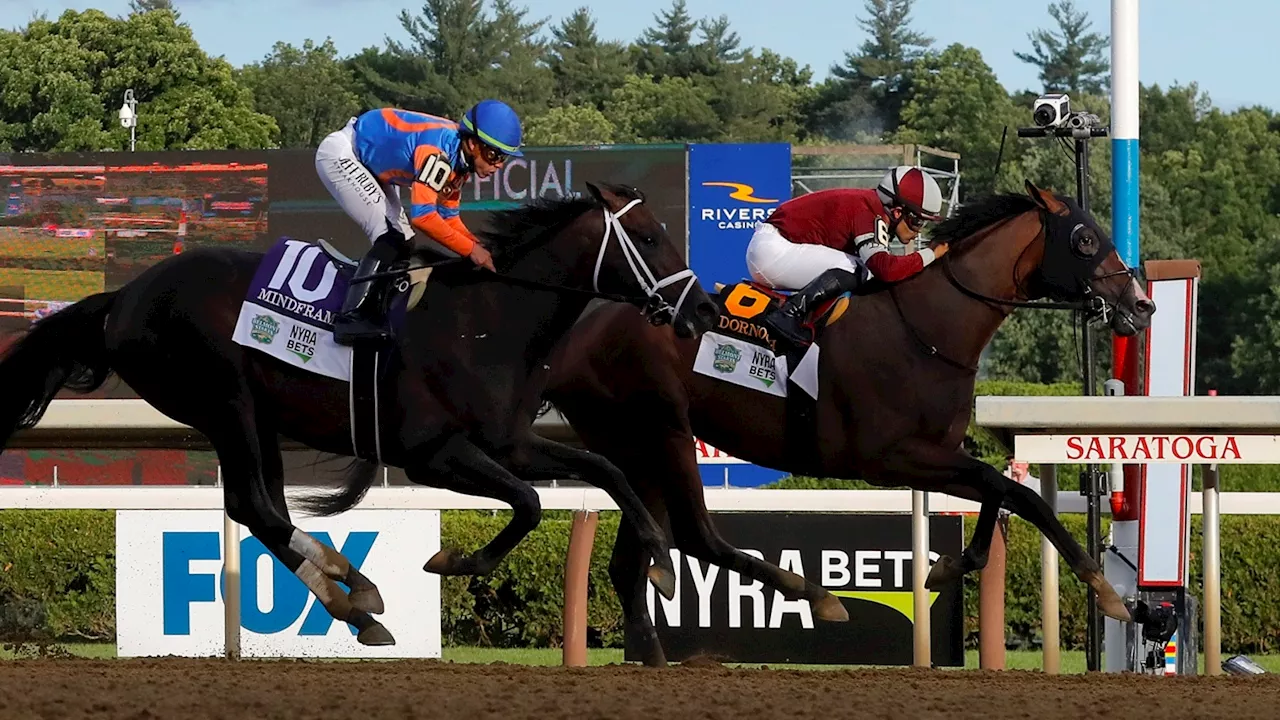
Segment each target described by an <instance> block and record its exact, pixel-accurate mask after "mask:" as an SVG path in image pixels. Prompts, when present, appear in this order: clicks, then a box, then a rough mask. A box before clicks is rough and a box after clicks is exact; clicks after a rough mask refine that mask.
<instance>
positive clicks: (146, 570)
mask: <svg viewBox="0 0 1280 720" xmlns="http://www.w3.org/2000/svg"><path fill="white" fill-rule="evenodd" d="M222 522H223V521H222V511H220V510H172V511H154V510H121V511H119V512H117V513H116V636H117V637H116V650H117V653H118V654H119V655H120V656H122V657H140V656H156V655H179V656H187V657H201V656H214V655H221V654H222V652H223V590H224V578H223V573H222V570H223V562H222ZM295 522H296V523H298V526H299V527H301V528H302V529H303V530H305V531H307V532H309V533H311V535H312V536H313V537H315V538H316V540H318V541H319V542H321V543H324V544H326V545H329V546H330V547H334V548H337V549H338V551H339V552H341V553H342V554H343V555H345V556H346V557H347V559H348V560H350V561H351V562H352V563H353V564H354V565H356V566H357V567H358V568H359V569H360V572H362V573H364V575H365V576H366V577H368V578H369V579H370V580H372V581H373V583H374V584H376V585H377V586H378V590H379V591H380V592H381V593H382V597H383V600H384V601H385V602H386V612H385V613H383V614H381V615H376V616H375V617H376V618H377V619H378V620H379V621H380V622H381V623H382V624H383V625H385V626H386V627H387V629H388V630H389V631H391V634H392V635H393V636H394V637H395V639H396V644H395V645H389V646H384V647H371V646H366V645H361V644H360V643H359V642H357V641H356V631H355V628H353V627H351V626H350V625H348V624H347V623H345V622H341V621H338V620H334V619H333V617H331V616H330V615H329V613H328V611H326V610H325V609H324V606H323V605H321V604H320V602H319V601H318V600H317V599H316V597H315V596H314V595H312V594H311V592H310V591H309V590H307V588H306V586H304V585H303V584H302V581H301V580H299V579H298V578H297V577H296V576H294V575H293V573H291V572H289V571H288V570H287V569H286V568H285V567H284V565H282V564H281V563H280V561H279V560H276V559H275V557H274V556H273V555H271V553H269V552H268V551H267V549H266V548H265V547H263V545H262V543H261V542H260V541H259V540H258V539H257V538H255V537H253V536H252V535H251V534H249V531H248V530H245V529H243V528H242V529H241V536H240V537H241V539H240V628H241V629H240V646H241V654H242V655H243V656H244V657H349V658H391V657H395V658H405V657H410V658H438V657H440V578H439V576H437V575H433V574H431V573H427V572H424V571H423V570H422V564H423V562H425V560H426V558H429V557H431V556H432V555H433V554H435V552H436V551H437V550H439V548H440V511H438V510H351V511H349V512H346V513H344V514H342V515H339V516H337V517H332V518H307V517H300V518H295Z"/></svg>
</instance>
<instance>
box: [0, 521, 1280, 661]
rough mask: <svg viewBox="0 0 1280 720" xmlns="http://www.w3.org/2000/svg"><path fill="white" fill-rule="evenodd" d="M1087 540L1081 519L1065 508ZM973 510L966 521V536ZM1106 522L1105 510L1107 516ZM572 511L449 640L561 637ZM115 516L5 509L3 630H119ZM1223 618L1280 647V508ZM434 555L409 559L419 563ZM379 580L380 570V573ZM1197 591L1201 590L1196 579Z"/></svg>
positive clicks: (1242, 565) (447, 629)
mask: <svg viewBox="0 0 1280 720" xmlns="http://www.w3.org/2000/svg"><path fill="white" fill-rule="evenodd" d="M506 517H507V514H506V513H482V512H446V513H443V521H442V525H443V529H442V540H443V542H444V544H445V545H446V546H455V547H461V548H463V549H466V550H472V549H474V548H477V547H479V546H480V545H481V544H483V543H485V542H488V540H489V539H490V538H492V537H493V536H494V535H495V534H496V533H497V532H498V530H500V529H501V527H502V526H503V524H505V521H506ZM1063 521H1064V523H1065V524H1066V526H1067V528H1068V529H1069V530H1070V531H1071V532H1072V533H1073V534H1074V535H1075V536H1076V538H1077V539H1078V540H1080V541H1081V543H1082V544H1083V541H1084V518H1083V516H1080V515H1065V516H1063ZM971 522H972V518H967V519H966V530H965V536H966V538H967V537H968V533H969V531H970V528H971V526H969V525H968V523H971ZM1103 522H1104V532H1105V528H1106V526H1107V520H1106V519H1105V518H1104V521H1103ZM617 523H618V515H617V513H604V514H602V516H601V518H600V526H599V530H598V534H597V540H596V545H595V548H594V552H593V555H592V569H591V580H590V586H589V593H590V598H591V600H590V606H589V609H588V624H589V627H590V631H589V638H588V640H589V642H590V644H591V645H592V646H594V647H620V646H621V644H622V614H621V608H620V607H619V605H618V601H617V598H616V597H615V596H614V593H613V589H612V585H610V583H609V579H608V572H607V566H608V557H609V553H610V551H611V550H612V547H613V537H614V534H615V533H616V531H617ZM569 528H570V524H569V518H568V513H563V512H548V513H546V514H545V517H544V520H543V522H542V525H541V526H540V527H539V528H538V529H537V530H536V531H534V533H533V534H532V535H531V536H530V537H529V538H528V539H527V540H526V541H525V542H524V543H522V544H521V545H520V546H519V547H518V548H517V549H516V550H515V551H514V552H513V553H512V554H511V556H510V557H509V558H508V560H507V562H505V563H503V564H502V565H501V566H499V567H498V569H497V570H495V571H494V572H493V573H492V574H491V575H489V576H487V577H483V578H472V579H462V578H445V579H444V582H443V583H442V613H441V616H442V625H443V628H442V629H443V636H444V642H445V644H447V645H492V646H505V647H548V646H551V647H555V646H557V645H559V644H560V641H561V639H562V637H563V630H562V626H561V610H562V607H563V601H564V592H563V573H564V558H565V551H566V549H567V547H568V542H569ZM114 531H115V528H114V520H113V516H112V514H111V513H110V512H107V511H52V510H49V511H29V510H24V511H18V510H8V511H0V635H2V636H3V639H4V640H14V639H26V638H32V637H37V638H52V639H100V640H111V639H113V638H114V631H115V604H114V595H113V590H114V573H115V557H114ZM1192 533H1193V537H1192V545H1191V550H1192V576H1193V578H1198V577H1199V573H1200V552H1199V550H1200V547H1201V546H1200V519H1199V517H1198V516H1196V517H1194V518H1193V526H1192ZM1039 537H1040V536H1039V534H1038V533H1037V532H1036V531H1035V529H1034V528H1032V527H1031V526H1030V525H1029V524H1027V523H1026V522H1024V521H1022V520H1020V519H1018V518H1014V519H1013V522H1012V523H1011V525H1010V530H1009V553H1008V565H1007V567H1008V571H1007V576H1006V580H1005V583H1006V586H1005V587H1006V593H1005V597H1006V606H1005V620H1006V624H1007V626H1008V634H1009V637H1010V639H1011V640H1012V641H1014V642H1015V643H1019V644H1035V643H1038V642H1039V631H1040V559H1039V558H1040V541H1039ZM1222 553H1223V559H1222V567H1223V579H1222V594H1223V607H1222V621H1223V648H1224V651H1225V652H1228V653H1236V652H1244V653H1266V652H1274V651H1275V650H1276V649H1277V639H1276V638H1277V633H1276V629H1277V628H1280V601H1277V598H1280V517H1273V516H1240V515H1236V516H1224V517H1223V518H1222ZM424 561H425V558H412V557H406V559H405V562H407V563H411V564H413V565H415V566H419V565H420V564H421V562H424ZM375 580H376V578H375ZM1060 586H1061V596H1060V600H1059V603H1060V608H1061V614H1062V619H1061V627H1062V644H1063V647H1065V648H1071V649H1078V648H1081V647H1083V644H1084V626H1085V617H1086V614H1085V605H1084V603H1085V591H1084V586H1083V585H1082V584H1081V583H1080V582H1078V581H1077V580H1075V578H1074V577H1073V576H1071V575H1070V572H1069V570H1067V568H1066V567H1065V566H1062V567H1061V581H1060ZM1193 592H1195V593H1196V595H1197V596H1198V595H1199V593H1200V588H1199V583H1198V581H1197V583H1196V585H1195V587H1194V588H1193ZM965 604H966V629H967V631H968V634H969V638H968V642H969V644H970V645H972V644H974V642H975V641H976V630H977V582H976V577H972V576H971V577H970V578H969V579H968V580H967V581H966V585H965Z"/></svg>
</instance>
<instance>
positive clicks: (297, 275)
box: [232, 238, 351, 382]
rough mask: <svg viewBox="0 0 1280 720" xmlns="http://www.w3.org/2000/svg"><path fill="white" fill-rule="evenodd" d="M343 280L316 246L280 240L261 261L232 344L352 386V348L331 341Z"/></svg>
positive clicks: (331, 261)
mask: <svg viewBox="0 0 1280 720" xmlns="http://www.w3.org/2000/svg"><path fill="white" fill-rule="evenodd" d="M346 292H347V276H346V274H345V273H342V272H339V271H338V266H337V264H336V263H335V262H334V261H333V260H331V259H330V258H329V256H328V255H327V254H326V253H325V252H324V250H323V249H321V247H320V246H319V245H317V244H315V243H309V242H304V241H302V240H294V239H292V238H281V239H280V240H279V241H277V242H276V243H275V245H272V246H271V249H270V250H268V251H267V254H266V256H265V257H263V259H262V262H261V264H259V265H258V269H257V271H256V272H254V275H253V280H252V281H251V282H250V283H249V292H248V294H247V295H246V296H245V300H244V303H243V304H241V306H240V317H239V319H238V320H237V321H236V329H235V333H234V335H233V336H232V338H233V339H234V340H235V341H236V342H237V343H239V344H241V345H244V346H245V347H251V348H254V349H256V350H260V351H262V352H264V353H266V354H268V355H271V356H272V357H275V358H278V359H280V360H282V361H284V362H286V363H288V364H290V365H293V366H294V367H298V368H302V369H303V370H307V371H309V372H314V373H317V374H319V375H324V376H327V377H331V378H334V379H337V380H343V381H347V382H349V381H350V380H351V348H350V347H347V346H345V345H339V344H337V343H335V342H334V341H333V316H334V315H335V314H337V313H338V312H339V311H340V310H341V309H342V300H343V298H344V297H345V296H346Z"/></svg>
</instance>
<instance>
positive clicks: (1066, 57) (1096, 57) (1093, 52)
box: [1014, 0, 1111, 94]
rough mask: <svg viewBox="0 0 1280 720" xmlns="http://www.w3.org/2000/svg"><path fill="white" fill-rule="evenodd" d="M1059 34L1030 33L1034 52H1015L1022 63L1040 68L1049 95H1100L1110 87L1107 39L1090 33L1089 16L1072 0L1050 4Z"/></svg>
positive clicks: (1040, 31)
mask: <svg viewBox="0 0 1280 720" xmlns="http://www.w3.org/2000/svg"><path fill="white" fill-rule="evenodd" d="M1049 15H1050V16H1051V17H1053V20H1054V22H1055V23H1057V26H1058V32H1056V33H1054V32H1050V31H1048V30H1044V29H1040V30H1036V31H1035V32H1033V33H1030V34H1029V35H1028V37H1029V38H1030V39H1031V48H1032V52H1030V53H1024V52H1015V53H1014V56H1015V57H1017V58H1018V59H1019V60H1021V61H1023V62H1025V63H1030V64H1031V65H1034V66H1036V67H1038V68H1040V81H1041V82H1042V83H1044V89H1045V90H1046V91H1049V92H1070V93H1079V92H1088V93H1094V94H1098V93H1101V92H1103V90H1104V89H1105V88H1106V86H1107V72H1108V70H1110V68H1111V63H1110V61H1109V58H1108V56H1107V46H1108V45H1109V43H1108V40H1107V37H1106V36H1105V35H1102V34H1100V33H1096V32H1088V30H1089V27H1090V25H1091V24H1092V23H1090V22H1089V14H1088V13H1086V12H1083V11H1081V12H1077V11H1076V9H1075V4H1074V3H1072V2H1071V0H1058V2H1055V3H1053V4H1051V5H1049Z"/></svg>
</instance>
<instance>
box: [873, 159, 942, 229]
mask: <svg viewBox="0 0 1280 720" xmlns="http://www.w3.org/2000/svg"><path fill="white" fill-rule="evenodd" d="M876 191H877V192H878V193H879V194H880V202H882V203H884V205H885V207H894V206H897V207H901V208H903V209H904V210H907V211H908V212H911V213H913V214H915V215H918V216H920V217H921V218H923V219H925V220H930V221H934V222H936V221H938V220H941V219H942V190H941V188H939V187H938V183H937V181H935V180H934V179H933V178H932V177H930V176H929V173H927V172H925V171H923V170H921V169H920V168H918V167H914V166H912V165H899V166H898V167H896V168H892V169H891V170H889V172H887V173H885V175H884V177H883V178H882V179H881V180H880V184H879V185H877V186H876Z"/></svg>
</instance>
